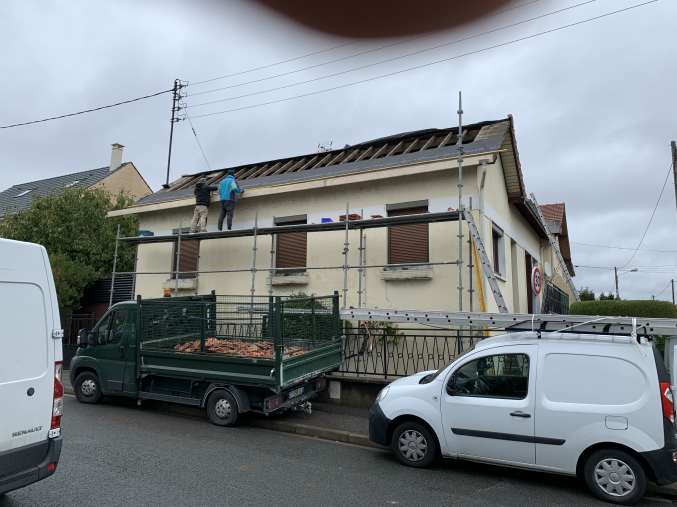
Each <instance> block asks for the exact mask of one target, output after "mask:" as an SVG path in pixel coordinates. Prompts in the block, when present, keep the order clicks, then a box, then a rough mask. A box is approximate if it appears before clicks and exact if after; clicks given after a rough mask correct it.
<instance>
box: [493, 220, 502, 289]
mask: <svg viewBox="0 0 677 507" xmlns="http://www.w3.org/2000/svg"><path fill="white" fill-rule="evenodd" d="M491 239H492V241H491V246H492V254H493V255H492V257H493V258H492V260H493V265H494V273H496V274H497V275H499V276H500V277H502V278H505V242H504V236H503V231H502V230H501V229H499V228H498V227H496V226H495V225H494V226H493V227H492V228H491Z"/></svg>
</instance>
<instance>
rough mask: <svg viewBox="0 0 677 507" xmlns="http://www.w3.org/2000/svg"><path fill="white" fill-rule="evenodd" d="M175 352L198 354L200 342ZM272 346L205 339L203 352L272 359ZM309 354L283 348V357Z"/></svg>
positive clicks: (190, 343)
mask: <svg viewBox="0 0 677 507" xmlns="http://www.w3.org/2000/svg"><path fill="white" fill-rule="evenodd" d="M174 350H176V351H177V352H200V340H195V341H192V342H186V343H183V344H181V343H179V344H178V345H176V346H175V347H174ZM273 350H274V345H273V343H272V342H264V341H258V342H250V343H247V342H243V341H240V340H219V339H217V338H207V339H206V340H205V352H214V353H216V354H225V355H229V356H249V357H265V358H270V359H272V358H273ZM306 352H309V351H308V350H306V349H302V348H300V347H285V348H284V355H285V356H287V357H294V356H298V355H300V354H304V353H306Z"/></svg>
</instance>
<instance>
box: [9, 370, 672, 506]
mask: <svg viewBox="0 0 677 507" xmlns="http://www.w3.org/2000/svg"><path fill="white" fill-rule="evenodd" d="M64 377H65V379H64V392H65V394H67V395H70V396H72V398H71V399H72V400H75V398H74V393H73V388H72V386H71V385H70V381H69V379H68V378H67V376H66V375H64ZM105 403H111V404H113V405H118V406H124V407H127V408H132V407H134V408H136V401H135V400H132V399H129V398H114V397H107V398H106V402H105ZM77 406H80V404H77ZM312 406H313V410H312V413H311V414H307V413H305V412H285V413H283V414H273V415H271V416H264V415H261V414H255V413H246V414H242V416H241V419H240V421H239V423H238V426H239V427H240V428H243V429H244V428H249V429H250V430H251V429H254V428H256V429H260V430H268V431H275V432H281V433H291V434H294V435H298V436H303V437H309V438H314V439H322V440H328V441H331V442H334V443H344V444H353V445H357V446H361V447H366V448H372V449H377V450H379V451H382V452H387V453H389V452H390V451H389V449H387V448H385V447H383V446H380V445H378V444H375V443H373V442H371V441H370V440H369V436H368V433H369V411H368V410H366V409H362V408H354V407H346V406H340V405H330V404H325V403H315V402H314V403H313V404H312ZM141 408H142V409H143V411H150V412H164V413H166V414H173V415H177V416H187V417H190V418H195V419H201V420H202V421H207V423H208V424H210V425H211V423H209V422H208V421H209V419H208V418H207V414H206V411H205V410H202V409H198V408H194V407H188V406H183V405H177V404H174V403H163V402H157V401H150V400H144V401H143V405H142V407H141ZM393 459H394V458H393ZM446 461H449V460H446ZM461 463H462V462H461ZM471 466H475V465H474V464H472V465H471ZM478 466H486V465H478ZM541 475H546V474H539V476H541ZM648 489H649V492H650V493H649V494H651V495H655V496H656V497H660V498H665V499H668V498H670V499H675V501H676V502H675V503H677V484H671V485H668V486H657V485H656V484H653V483H649V488H648ZM3 505H4V504H3V503H2V501H1V499H0V507H2V506H3ZM454 505H455V504H454ZM561 505H567V504H561Z"/></svg>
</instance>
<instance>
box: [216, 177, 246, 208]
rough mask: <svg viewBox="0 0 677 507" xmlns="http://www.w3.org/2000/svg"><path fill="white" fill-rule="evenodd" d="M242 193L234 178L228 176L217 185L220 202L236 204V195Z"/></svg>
mask: <svg viewBox="0 0 677 507" xmlns="http://www.w3.org/2000/svg"><path fill="white" fill-rule="evenodd" d="M242 192H244V190H242V189H241V188H240V185H238V183H237V180H236V179H235V177H234V176H228V177H226V179H225V180H221V183H219V195H220V200H222V201H233V202H237V194H241V193H242Z"/></svg>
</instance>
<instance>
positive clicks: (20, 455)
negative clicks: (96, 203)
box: [0, 239, 63, 495]
mask: <svg viewBox="0 0 677 507" xmlns="http://www.w3.org/2000/svg"><path fill="white" fill-rule="evenodd" d="M62 336H63V331H62V330H61V325H60V318H59V305H58V303H57V299H56V290H55V287H54V279H53V278H52V270H51V268H50V265H49V258H48V257H47V252H46V251H45V249H44V247H42V246H40V245H35V244H32V243H22V242H19V241H10V240H6V239H0V403H1V404H2V408H1V415H0V495H2V494H3V493H6V492H8V491H12V490H14V489H17V488H21V487H23V486H27V485H28V484H31V483H34V482H36V481H40V480H42V479H45V478H47V477H49V476H50V475H52V474H54V472H55V471H56V466H57V463H58V462H59V455H60V454H61V415H62V413H63V385H62V384H61V369H62V349H61V340H62Z"/></svg>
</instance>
